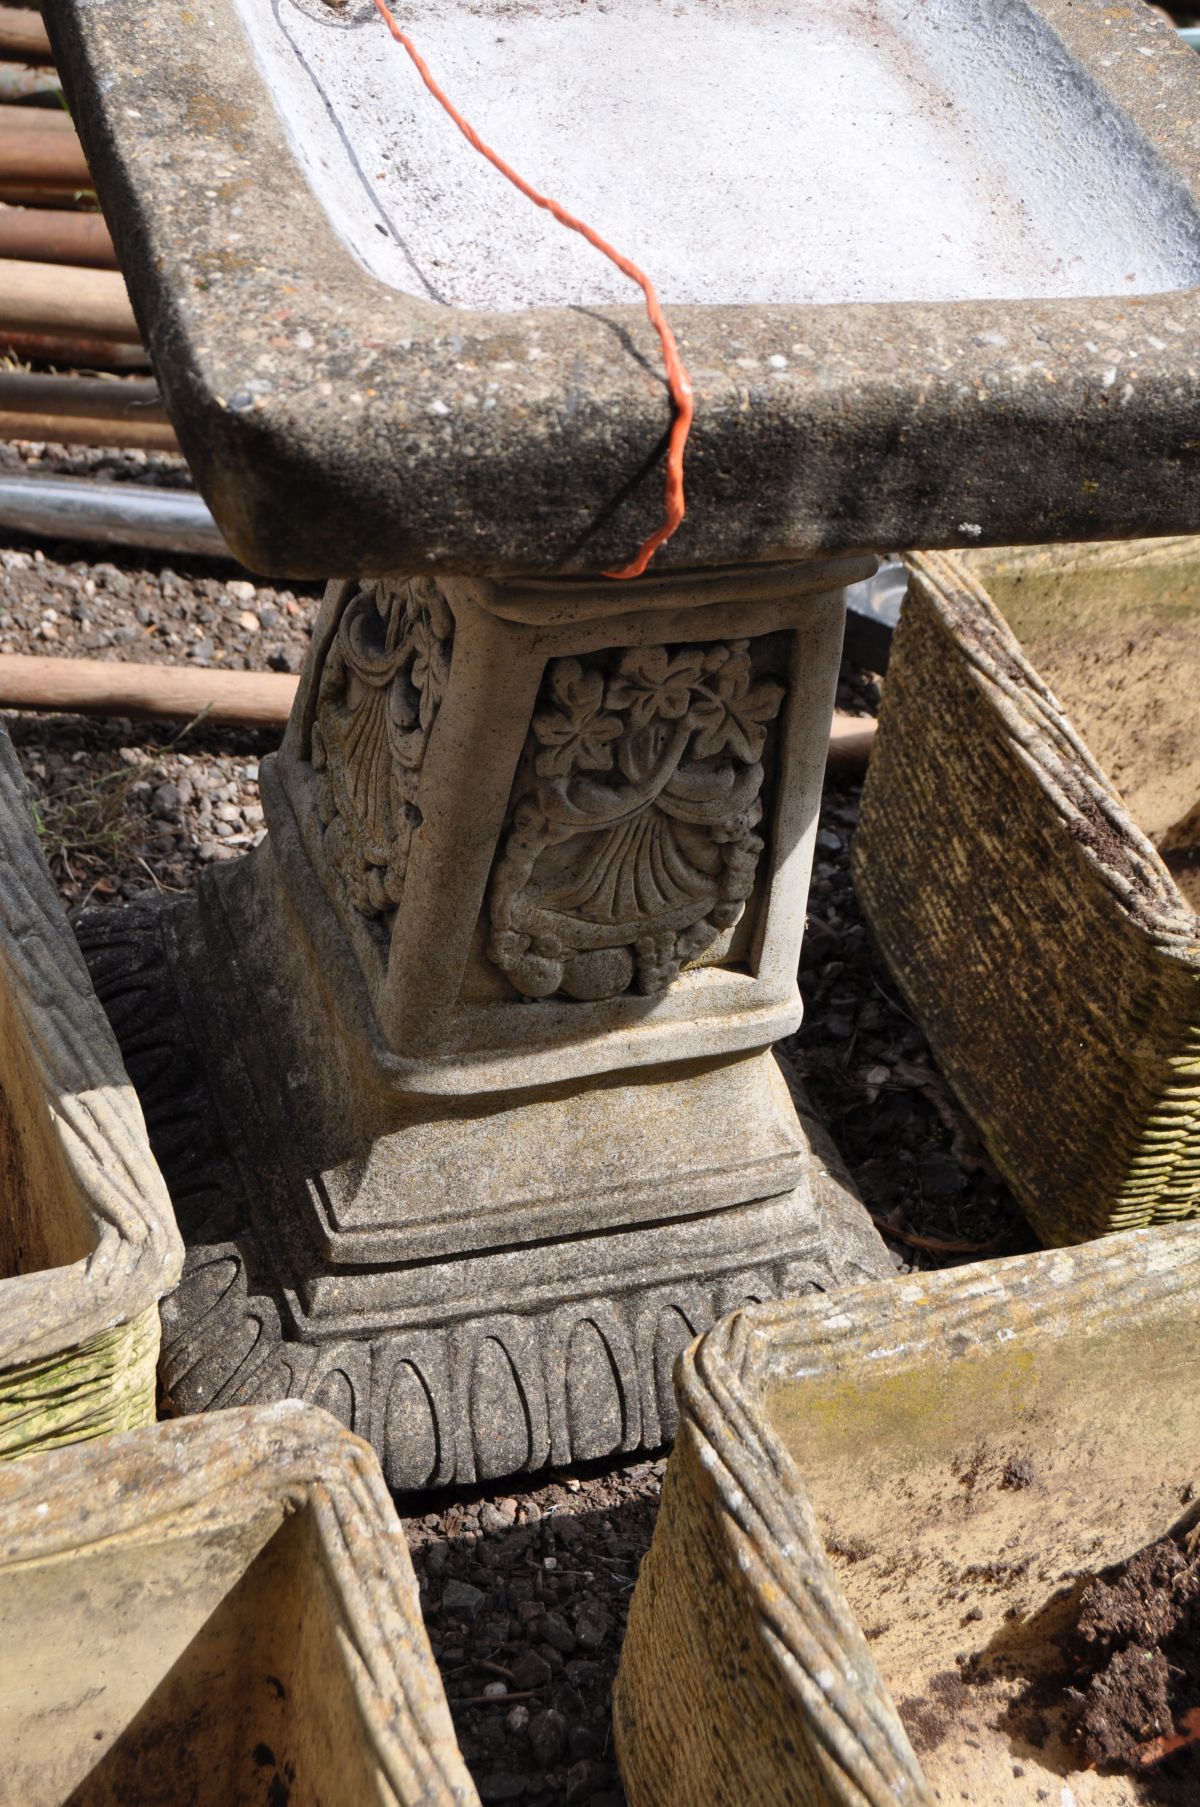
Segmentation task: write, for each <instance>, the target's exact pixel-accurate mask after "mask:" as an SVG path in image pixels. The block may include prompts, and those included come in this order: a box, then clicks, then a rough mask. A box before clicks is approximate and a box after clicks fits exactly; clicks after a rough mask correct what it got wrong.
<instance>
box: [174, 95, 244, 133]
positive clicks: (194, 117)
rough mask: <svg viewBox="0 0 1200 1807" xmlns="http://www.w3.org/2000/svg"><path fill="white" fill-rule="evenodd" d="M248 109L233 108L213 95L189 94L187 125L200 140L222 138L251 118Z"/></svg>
mask: <svg viewBox="0 0 1200 1807" xmlns="http://www.w3.org/2000/svg"><path fill="white" fill-rule="evenodd" d="M252 114H253V109H252V108H250V107H235V106H232V105H231V104H230V102H229V101H227V100H218V98H217V96H216V95H215V94H189V96H188V103H187V116H188V124H189V125H190V126H191V127H192V128H193V130H194V131H196V132H199V134H200V136H201V137H202V138H224V137H225V136H227V135H228V134H229V133H231V132H235V131H237V129H238V128H239V127H240V126H244V125H245V124H246V122H247V120H248V119H250V118H251V117H252Z"/></svg>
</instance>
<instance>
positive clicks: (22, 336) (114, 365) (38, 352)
mask: <svg viewBox="0 0 1200 1807" xmlns="http://www.w3.org/2000/svg"><path fill="white" fill-rule="evenodd" d="M4 268H5V269H8V268H11V266H10V265H5V266H4ZM2 287H3V285H2V284H0V288H2ZM6 353H7V354H8V355H10V356H12V357H14V358H22V359H25V360H26V361H27V362H36V363H39V364H57V365H59V366H60V367H62V368H64V369H67V370H72V369H73V370H149V368H150V359H149V357H148V356H147V354H146V349H145V347H144V346H142V345H118V344H117V343H116V341H115V340H112V339H85V338H82V337H80V336H78V335H75V336H67V335H65V334H62V333H26V332H10V331H5V329H4V328H3V327H0V357H4V356H5V354H6Z"/></svg>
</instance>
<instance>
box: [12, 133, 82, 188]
mask: <svg viewBox="0 0 1200 1807" xmlns="http://www.w3.org/2000/svg"><path fill="white" fill-rule="evenodd" d="M0 182H4V183H15V184H17V185H19V186H20V187H22V188H38V187H40V186H42V185H43V184H45V185H46V186H47V187H49V188H59V189H62V188H72V187H74V188H90V187H91V186H92V174H91V171H90V170H89V169H88V166H87V158H86V157H85V156H84V154H83V146H82V145H81V144H80V142H79V140H78V138H76V136H75V134H74V132H73V131H72V132H64V131H63V130H62V129H61V128H60V127H58V126H52V127H51V126H43V125H42V124H40V123H39V124H37V125H32V126H27V127H26V128H25V129H24V131H20V132H17V131H14V130H12V128H11V127H9V126H7V125H6V126H5V127H4V128H3V130H0Z"/></svg>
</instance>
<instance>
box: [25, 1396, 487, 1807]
mask: <svg viewBox="0 0 1200 1807" xmlns="http://www.w3.org/2000/svg"><path fill="white" fill-rule="evenodd" d="M81 1499H84V1500H86V1501H87V1511H86V1513H81V1512H80V1501H81ZM272 1511H273V1512H275V1513H276V1514H277V1515H278V1517H279V1520H280V1523H282V1522H283V1520H284V1519H285V1518H287V1517H290V1516H291V1515H293V1514H295V1513H297V1512H310V1513H311V1514H312V1515H313V1518H314V1520H315V1524H316V1528H317V1533H318V1536H319V1538H320V1543H321V1548H322V1552H323V1554H324V1557H325V1559H326V1560H327V1562H328V1564H329V1567H330V1570H331V1572H332V1575H333V1578H334V1581H335V1584H336V1587H337V1592H338V1597H339V1604H340V1608H341V1612H342V1614H343V1625H344V1630H345V1633H346V1634H347V1635H348V1641H349V1644H350V1647H351V1652H352V1658H351V1660H352V1663H353V1667H354V1670H355V1680H354V1686H355V1689H356V1692H357V1693H358V1696H359V1701H360V1705H361V1708H362V1723H363V1728H364V1734H365V1736H366V1738H367V1739H368V1741H369V1743H370V1745H371V1747H372V1751H373V1754H374V1756H375V1758H376V1760H377V1761H378V1764H379V1767H380V1770H381V1771H382V1773H383V1775H384V1776H385V1777H386V1778H387V1781H388V1783H389V1785H390V1787H391V1789H392V1790H393V1791H394V1793H395V1797H396V1799H397V1801H399V1802H412V1803H414V1804H415V1803H416V1802H417V1801H420V1802H421V1803H422V1804H423V1807H424V1804H426V1803H428V1807H478V1796H477V1794H476V1792H475V1788H474V1785H473V1784H472V1782H471V1780H470V1777H469V1775H468V1773H467V1770H466V1766H465V1764H464V1763H463V1760H462V1757H461V1755H460V1753H459V1751H458V1746H457V1742H456V1740H455V1736H454V1729H453V1724H452V1722H451V1718H450V1709H449V1707H448V1705H447V1703H446V1697H445V1694H444V1693H443V1690H442V1685H441V1680H440V1677H439V1675H438V1670H437V1666H436V1664H435V1662H434V1660H433V1654H432V1652H431V1650H430V1648H429V1643H428V1640H427V1638H426V1635H425V1629H424V1625H423V1622H422V1618H421V1612H420V1605H419V1601H418V1597H417V1589H416V1581H415V1577H414V1575H413V1570H412V1564H411V1562H410V1560H409V1556H408V1545H407V1542H406V1539H405V1535H404V1527H403V1525H402V1524H401V1522H400V1520H399V1518H398V1517H397V1515H396V1510H395V1507H394V1505H393V1504H392V1500H391V1496H390V1495H389V1493H388V1491H387V1488H386V1487H385V1485H384V1481H383V1475H382V1473H381V1472H380V1468H379V1463H378V1461H377V1459H376V1457H375V1455H374V1452H373V1451H372V1450H371V1449H370V1448H369V1446H368V1445H367V1444H365V1443H363V1442H362V1441H361V1440H360V1439H359V1438H358V1437H355V1436H353V1435H351V1433H350V1432H349V1431H347V1430H345V1429H344V1428H343V1427H342V1425H341V1424H339V1423H338V1421H337V1420H336V1419H334V1418H332V1417H331V1416H330V1415H329V1414H328V1413H327V1412H324V1411H322V1410H320V1409H319V1408H317V1407H315V1406H310V1405H305V1404H302V1403H301V1402H300V1401H298V1400H292V1399H285V1400H280V1401H278V1402H277V1403H275V1404H273V1405H268V1406H248V1407H242V1408H233V1409H231V1410H229V1411H225V1412H218V1413H215V1414H214V1415H213V1416H212V1417H206V1418H185V1419H180V1420H178V1421H168V1422H166V1423H162V1424H158V1425H155V1426H153V1427H151V1428H148V1429H142V1430H135V1431H125V1432H118V1433H117V1434H116V1435H114V1436H111V1437H107V1438H104V1439H102V1440H99V1441H97V1442H94V1443H87V1444H80V1445H76V1446H75V1447H73V1448H70V1449H60V1450H51V1451H47V1452H43V1453H40V1454H37V1455H34V1456H30V1457H29V1458H27V1459H26V1460H24V1461H22V1462H13V1463H8V1464H5V1465H3V1466H0V1568H7V1567H14V1566H18V1565H20V1564H23V1563H42V1562H46V1561H49V1560H52V1559H53V1558H55V1557H61V1556H64V1555H67V1554H71V1555H75V1554H77V1553H79V1552H80V1551H83V1550H86V1549H87V1548H89V1547H90V1546H92V1545H101V1544H107V1543H109V1542H110V1541H111V1540H113V1539H122V1538H130V1537H135V1536H137V1535H138V1534H139V1533H149V1534H154V1535H159V1534H161V1533H162V1532H163V1530H164V1529H165V1528H166V1526H167V1523H168V1521H170V1520H174V1521H176V1522H177V1523H178V1524H179V1525H180V1526H181V1528H182V1529H184V1530H186V1529H187V1528H189V1527H190V1528H194V1529H196V1530H197V1531H199V1530H203V1531H204V1532H205V1533H210V1534H211V1533H212V1532H214V1531H219V1530H221V1529H222V1528H224V1527H230V1528H232V1527H234V1526H237V1525H242V1524H244V1523H245V1522H246V1521H247V1520H248V1519H250V1518H252V1517H254V1516H257V1515H259V1514H260V1513H263V1512H272Z"/></svg>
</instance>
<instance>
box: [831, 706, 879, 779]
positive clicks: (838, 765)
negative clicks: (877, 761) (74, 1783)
mask: <svg viewBox="0 0 1200 1807" xmlns="http://www.w3.org/2000/svg"><path fill="white" fill-rule="evenodd" d="M875 727H876V722H875V717H874V716H873V715H843V714H842V712H841V710H840V709H839V710H838V712H837V714H836V715H835V716H834V718H833V728H832V730H831V731H830V735H829V758H828V762H827V764H828V769H829V770H830V771H831V772H853V771H861V770H862V769H863V768H864V767H865V765H866V763H867V761H868V759H869V758H870V757H871V748H872V746H873V745H874V743H875Z"/></svg>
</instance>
